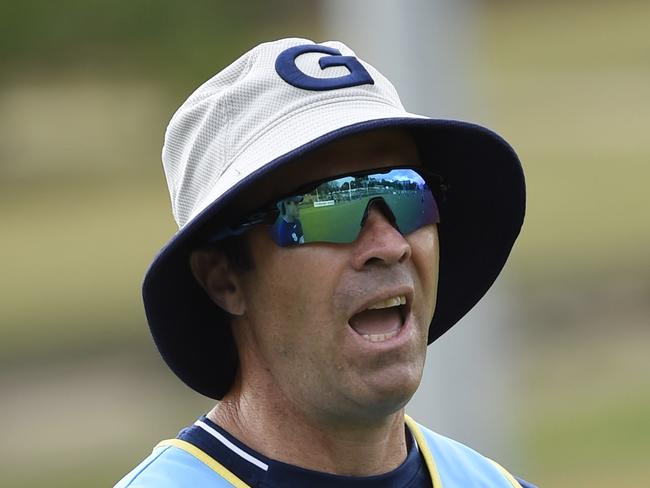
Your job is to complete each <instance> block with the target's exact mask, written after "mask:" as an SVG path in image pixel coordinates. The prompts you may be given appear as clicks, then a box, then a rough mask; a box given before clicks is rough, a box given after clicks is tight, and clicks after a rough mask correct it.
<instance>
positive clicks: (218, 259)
mask: <svg viewBox="0 0 650 488" xmlns="http://www.w3.org/2000/svg"><path fill="white" fill-rule="evenodd" d="M190 266H191V268H192V274H193V275H194V278H195V279H196V281H198V283H199V284H200V285H201V286H202V287H203V289H204V290H205V292H206V293H207V294H208V296H209V297H210V298H211V299H212V301H213V302H214V303H216V304H217V305H219V307H221V308H223V309H224V310H225V311H226V312H228V313H229V314H231V315H243V314H244V312H245V311H246V302H245V300H244V294H243V292H242V286H241V280H240V278H239V274H238V273H237V272H236V270H235V269H233V266H232V264H231V263H230V260H229V259H228V257H227V256H226V255H225V254H224V252H223V251H222V250H221V249H218V248H210V249H199V250H196V251H194V252H192V255H191V256H190Z"/></svg>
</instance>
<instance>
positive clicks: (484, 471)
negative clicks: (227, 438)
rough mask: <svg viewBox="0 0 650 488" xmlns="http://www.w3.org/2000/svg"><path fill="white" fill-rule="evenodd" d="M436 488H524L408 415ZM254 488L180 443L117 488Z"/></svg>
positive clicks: (160, 448) (159, 451) (160, 450)
mask: <svg viewBox="0 0 650 488" xmlns="http://www.w3.org/2000/svg"><path fill="white" fill-rule="evenodd" d="M406 425H407V426H408V428H409V430H410V432H411V434H412V435H413V437H414V438H415V440H416V443H417V445H418V448H419V449H420V452H421V453H422V457H423V458H424V461H425V464H426V467H427V469H428V471H429V476H430V477H431V481H432V488H468V487H472V488H522V485H520V484H519V482H518V481H517V480H516V479H515V478H514V477H513V476H512V475H511V474H510V473H508V472H507V471H506V470H505V469H504V468H502V467H501V466H500V465H499V464H497V463H495V462H494V461H492V460H490V459H488V458H486V457H484V456H482V455H481V454H479V453H477V452H476V451H474V450H472V449H470V448H469V447H467V446H465V445H463V444H461V443H459V442H456V441H454V440H452V439H449V438H447V437H444V436H442V435H440V434H436V433H435V432H432V431H431V430H429V429H427V428H425V427H422V426H421V425H419V424H417V423H416V422H415V421H414V420H413V419H411V418H410V417H408V416H406ZM188 487H191V488H221V487H223V488H232V487H235V488H250V485H248V484H246V483H244V482H243V481H242V480H241V479H239V478H238V477H237V476H236V475H234V474H233V473H232V472H231V471H229V470H228V469H226V468H225V467H224V466H223V465H221V464H220V463H219V462H218V461H217V460H215V459H214V458H212V457H211V456H209V455H208V454H206V453H205V452H203V451H202V450H200V449H199V448H197V447H196V446H194V445H192V444H190V443H189V442H186V441H183V440H180V439H170V440H166V441H163V442H161V443H160V444H158V445H157V446H156V447H155V448H154V450H153V452H152V453H151V455H150V456H149V457H148V458H147V459H145V460H144V461H143V462H142V463H140V464H139V465H138V466H137V467H136V468H135V469H134V470H133V471H131V472H130V473H129V474H127V475H126V476H125V477H124V478H123V479H122V480H121V481H120V482H119V483H118V484H117V485H115V488H188Z"/></svg>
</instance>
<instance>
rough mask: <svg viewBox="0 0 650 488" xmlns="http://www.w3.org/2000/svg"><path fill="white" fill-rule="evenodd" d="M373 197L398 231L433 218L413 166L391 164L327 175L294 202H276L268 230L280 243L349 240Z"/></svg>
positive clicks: (427, 194)
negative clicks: (387, 211)
mask: <svg viewBox="0 0 650 488" xmlns="http://www.w3.org/2000/svg"><path fill="white" fill-rule="evenodd" d="M378 198H380V199H382V200H384V201H385V203H386V204H387V205H388V207H389V208H390V209H391V211H392V212H393V215H394V216H395V219H396V224H397V227H398V229H399V230H400V232H402V233H403V234H408V233H410V232H413V231H415V230H417V229H419V228H420V227H422V226H424V225H427V224H432V223H437V222H438V221H439V218H438V209H437V206H436V202H435V199H434V197H433V195H432V194H431V191H430V190H429V187H428V185H427V183H426V182H425V181H424V180H423V179H422V177H421V176H420V175H419V174H418V173H416V172H415V171H413V170H409V169H395V170H391V171H389V172H386V173H377V174H372V175H363V176H346V177H342V178H338V179H335V180H330V181H327V182H325V183H323V184H321V185H320V186H318V187H317V188H316V189H314V190H313V191H312V192H310V193H307V194H304V195H302V201H300V202H296V203H297V204H293V205H292V204H290V205H281V204H279V208H281V213H280V215H279V216H278V220H277V221H276V224H275V225H274V226H273V229H272V235H273V237H274V240H275V241H276V242H277V243H278V244H279V245H281V246H282V245H291V244H299V243H301V242H304V243H309V242H331V243H349V242H353V241H354V240H355V239H356V238H357V236H358V234H359V231H360V229H361V222H362V218H363V215H364V213H365V211H366V208H367V207H368V203H369V202H370V201H371V200H374V199H378ZM294 200H296V198H295V197H294ZM283 211H284V212H283Z"/></svg>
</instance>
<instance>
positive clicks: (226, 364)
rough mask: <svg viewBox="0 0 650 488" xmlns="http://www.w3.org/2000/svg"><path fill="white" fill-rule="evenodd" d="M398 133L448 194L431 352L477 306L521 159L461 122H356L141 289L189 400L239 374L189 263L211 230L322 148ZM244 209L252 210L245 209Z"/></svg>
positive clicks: (494, 266)
mask: <svg viewBox="0 0 650 488" xmlns="http://www.w3.org/2000/svg"><path fill="white" fill-rule="evenodd" d="M385 127H401V128H404V129H406V130H408V131H409V132H410V133H411V134H412V135H413V137H414V139H415V141H416V143H417V146H418V148H419V151H420V157H421V161H422V163H423V164H424V166H426V167H427V168H428V169H430V170H431V171H433V172H435V173H438V174H440V175H441V176H442V177H443V178H444V181H445V184H446V185H448V187H449V191H448V192H447V196H446V201H445V202H444V203H442V204H441V217H442V221H441V223H440V224H438V235H439V241H440V266H439V280H438V295H437V304H436V310H435V313H434V316H433V320H432V322H431V325H430V328H429V344H430V343H431V342H433V341H435V340H436V339H437V338H438V337H440V336H441V335H442V334H444V333H445V332H446V331H447V330H448V329H449V328H451V327H452V326H453V325H454V324H456V322H458V321H459V320H460V319H461V318H462V317H463V316H464V315H465V314H466V313H467V312H469V310H471V309H472V308H473V307H474V305H476V303H477V302H478V301H479V300H480V299H481V298H482V297H483V295H484V294H485V293H486V292H487V290H488V289H489V288H490V286H491V285H492V284H493V283H494V281H495V280H496V278H497V276H498V275H499V273H500V271H501V270H502V268H503V266H504V264H505V262H506V260H507V258H508V255H509V254H510V251H511V249H512V246H513V244H514V242H515V240H516V238H517V236H518V234H519V232H520V229H521V226H522V224H523V219H524V214H525V200H526V193H525V182H524V175H523V171H522V168H521V164H520V162H519V159H518V157H517V155H516V153H515V152H514V150H513V149H512V148H511V147H510V145H509V144H508V143H507V142H506V141H504V140H503V139H502V138H501V137H500V136H498V135H497V134H495V133H494V132H492V131H490V130H488V129H485V128H483V127H481V126H478V125H474V124H469V123H466V122H459V121H450V120H436V119H425V118H390V119H379V120H372V121H366V122H362V123H357V124H354V125H351V126H347V127H344V128H341V129H338V130H336V131H333V132H330V133H328V134H325V135H323V136H322V137H320V138H318V139H315V140H313V141H311V142H309V143H308V144H305V145H303V146H300V147H298V148H297V149H295V150H293V151H291V152H289V153H287V154H285V155H283V156H281V157H279V158H277V159H275V160H274V161H271V162H269V163H268V164H266V165H265V166H263V167H262V168H260V169H259V170H257V171H256V172H254V173H252V174H251V175H249V176H248V177H246V178H244V179H242V180H241V181H239V183H238V184H236V185H235V186H233V187H232V188H230V189H229V190H228V191H227V192H226V193H224V194H223V195H222V196H221V197H220V198H218V199H217V200H215V201H214V202H212V203H211V204H210V205H209V206H208V207H207V208H205V209H204V210H203V211H202V212H201V213H200V214H199V215H198V216H196V217H195V218H194V219H193V220H192V221H190V222H189V223H188V224H187V225H186V226H185V227H183V228H182V229H181V230H179V232H178V233H176V234H175V235H174V237H173V238H172V239H171V240H170V241H169V242H168V243H167V244H166V245H165V246H164V247H163V248H162V250H161V251H160V253H159V254H158V255H157V256H156V258H155V259H154V260H153V262H152V264H151V265H150V267H149V269H148V271H147V273H146V276H145V279H144V283H143V299H144V305H145V312H146V315H147V320H148V322H149V327H150V330H151V334H152V336H153V338H154V341H155V343H156V346H157V347H158V350H159V351H160V354H161V355H162V357H163V359H164V360H165V362H166V363H167V364H168V366H169V367H170V368H171V369H172V371H174V373H175V374H176V375H177V376H178V377H179V378H180V379H181V380H182V381H183V382H185V383H186V384H187V385H188V386H189V387H190V388H192V389H194V390H195V391H197V392H199V393H201V394H203V395H205V396H207V397H210V398H214V399H221V398H222V397H223V396H224V395H225V394H226V393H227V391H228V390H229V389H230V386H231V385H232V381H233V379H234V376H235V373H236V371H237V364H238V360H237V352H236V348H235V345H234V341H233V338H232V334H231V332H230V327H229V326H228V325H227V323H228V317H227V314H226V313H225V312H224V311H223V310H222V309H220V308H219V307H218V306H217V305H215V304H214V303H213V302H212V301H211V300H210V298H209V297H208V296H207V294H206V293H205V291H204V290H203V289H202V288H201V287H200V286H199V284H198V283H197V282H196V280H195V279H194V276H193V274H192V272H191V268H190V264H189V260H190V255H191V253H192V251H193V250H195V249H197V248H198V247H200V246H202V245H203V244H204V243H205V242H206V239H207V235H208V231H209V230H212V231H214V230H215V228H216V227H218V226H219V225H220V224H221V223H223V224H225V223H230V219H232V216H233V215H235V214H237V213H241V212H242V211H243V210H244V209H245V207H246V205H247V204H250V201H251V198H250V196H251V195H252V194H254V192H255V187H256V185H259V184H260V182H261V181H263V179H264V177H265V175H267V174H268V173H269V172H272V171H275V170H277V169H278V168H279V167H280V166H282V165H284V164H286V163H287V162H289V161H291V160H292V159H294V158H296V157H298V156H301V155H303V154H305V153H307V152H309V151H311V150H314V149H316V148H317V147H320V146H322V145H324V144H326V143H328V142H331V141H333V140H335V139H339V138H341V137H344V136H347V135H352V134H355V133H360V132H365V131H369V130H373V129H379V128H385ZM249 210H251V209H249Z"/></svg>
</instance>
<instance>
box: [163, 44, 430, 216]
mask: <svg viewBox="0 0 650 488" xmlns="http://www.w3.org/2000/svg"><path fill="white" fill-rule="evenodd" d="M332 50H336V51H338V52H339V53H340V55H336V54H334V51H332ZM296 53H298V55H297V56H296V55H295V54H296ZM279 58H280V61H278V59H279ZM322 58H329V59H325V61H331V63H329V64H330V65H328V63H324V65H325V66H326V67H325V68H323V67H322V66H321V63H322V61H321V59H322ZM344 61H345V62H348V64H342V62H344ZM282 62H284V64H282ZM349 63H353V64H349ZM359 63H360V64H359ZM360 73H361V78H362V79H358V80H357V81H356V82H354V81H353V82H352V84H350V85H349V86H348V85H346V83H344V81H346V80H348V79H349V78H350V77H351V76H352V75H359V74H360ZM366 75H367V76H366ZM303 82H304V83H303ZM303 85H305V86H303ZM392 117H418V118H419V116H415V115H413V114H409V113H407V112H406V111H405V110H404V107H403V106H402V104H401V102H400V99H399V96H398V94H397V92H396V90H395V88H394V87H393V85H392V84H391V83H390V82H389V81H388V80H387V79H386V78H385V77H384V76H382V75H381V74H380V73H379V72H378V71H377V70H376V69H375V68H373V67H372V66H370V65H369V64H367V63H365V62H363V61H361V60H359V59H358V58H356V57H355V54H354V52H353V51H352V50H351V49H349V48H348V47H347V46H345V45H344V44H343V43H340V42H336V41H328V42H324V43H320V44H316V43H314V42H313V41H310V40H307V39H295V38H294V39H283V40H280V41H275V42H270V43H264V44H260V45H259V46H257V47H255V48H254V49H252V50H251V51H249V52H247V53H246V54H244V55H243V56H242V57H240V58H239V59H237V60H236V61H235V62H234V63H232V64H231V65H230V66H228V67H226V68H225V69H224V70H222V71H221V72H219V73H217V74H216V75H215V76H213V77H212V78H210V79H209V80H208V81H206V82H205V83H203V84H202V85H201V86H200V87H199V88H198V89H197V90H196V91H195V92H194V93H193V94H192V95H191V96H190V97H189V98H188V99H187V100H186V101H185V103H183V105H181V107H180V108H179V109H178V110H177V111H176V113H175V114H174V116H173V117H172V119H171V121H170V123H169V125H168V127H167V131H166V133H165V143H164V146H163V151H162V160H163V166H164V169H165V175H166V177H167V184H168V186H169V193H170V197H171V202H172V211H173V214H174V218H175V219H176V222H177V224H178V226H179V227H183V226H185V225H186V224H187V223H188V222H189V221H190V220H192V218H194V217H195V216H197V215H198V214H199V213H200V212H201V211H202V210H204V209H205V208H206V207H207V206H209V205H210V203H212V202H213V201H214V200H216V199H217V198H218V197H219V196H220V195H222V194H223V193H224V192H225V191H227V190H228V188H230V187H231V186H232V185H234V184H236V183H237V182H238V181H240V180H241V179H242V178H244V177H245V176H247V175H249V174H251V173H252V172H254V171H255V170H257V169H259V168H261V167H262V166H264V165H265V164H268V163H269V162H271V161H273V160H274V159H276V158H278V157H280V156H282V155H284V154H286V153H288V152H290V151H292V150H294V149H296V148H298V147H300V146H302V145H304V144H307V143H309V142H311V141H313V140H315V139H318V138H319V137H322V136H323V135H325V134H327V133H329V132H332V131H334V130H337V129H339V128H342V127H345V126H348V125H352V124H354V123H358V122H363V121H367V120H374V119H381V118H392Z"/></svg>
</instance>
